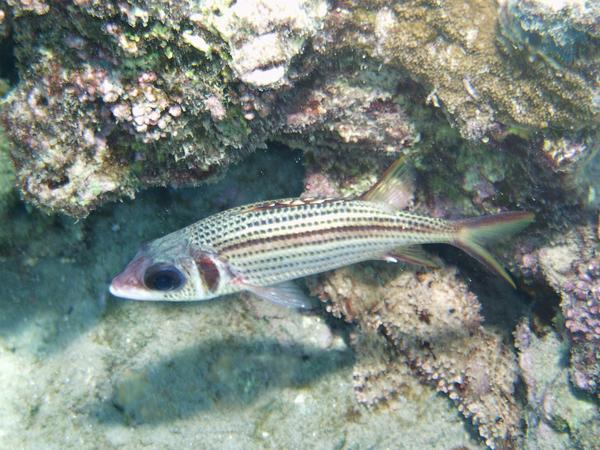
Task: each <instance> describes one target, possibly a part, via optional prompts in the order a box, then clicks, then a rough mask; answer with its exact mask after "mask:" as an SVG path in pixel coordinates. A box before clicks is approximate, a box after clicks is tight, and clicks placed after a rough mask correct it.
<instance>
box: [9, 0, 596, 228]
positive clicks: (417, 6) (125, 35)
mask: <svg viewBox="0 0 600 450" xmlns="http://www.w3.org/2000/svg"><path fill="white" fill-rule="evenodd" d="M544 8H546V10H544ZM548 8H550V7H546V5H545V2H533V1H531V2H526V4H525V5H521V6H519V4H518V3H515V2H507V3H506V4H503V6H502V8H501V9H500V10H499V9H498V7H497V5H496V2H494V1H492V0H473V1H469V2H463V1H458V0H457V1H448V2H443V3H435V2H429V1H425V0H412V1H408V2H389V1H385V2H384V1H371V2H354V1H343V2H334V3H328V2H324V1H321V0H295V1H292V2H285V4H284V5H283V6H282V4H281V2H276V1H272V0H244V1H237V2H231V1H227V0H211V1H209V2H201V3H196V2H190V3H181V2H170V1H166V2H152V1H144V2H137V3H135V4H133V3H129V2H125V1H124V2H97V1H79V0H77V1H73V2H62V3H49V2H44V1H37V0H36V1H13V0H10V1H9V0H3V1H0V11H2V15H3V16H2V19H1V20H0V25H2V26H3V27H4V24H6V27H4V28H5V30H9V29H10V33H11V36H12V39H13V40H14V42H15V50H16V56H17V60H18V68H19V72H20V76H21V79H20V83H19V85H18V86H17V87H16V89H15V90H14V92H13V93H12V94H11V95H10V96H9V98H8V99H7V101H6V103H5V105H4V106H3V108H2V113H1V116H2V121H3V123H4V125H5V128H6V129H7V130H8V136H9V138H10V139H11V141H12V143H13V146H12V150H11V153H12V156H13V159H14V161H15V163H16V166H17V176H18V178H19V180H20V186H21V190H22V193H23V195H24V196H25V198H26V199H28V200H29V201H30V202H32V203H34V204H36V205H38V206H40V207H42V208H45V209H47V210H50V211H52V212H56V211H61V212H66V213H68V214H71V215H74V216H85V215H86V214H88V213H89V211H90V210H92V209H94V208H96V207H97V206H98V205H99V204H101V203H102V202H104V201H106V200H110V199H115V198H121V197H123V196H132V195H133V194H134V192H135V191H136V190H137V189H139V188H140V187H144V186H150V185H167V184H169V185H182V184H188V185H189V184H194V183H197V182H199V181H203V180H209V179H212V178H214V176H215V175H216V174H219V173H221V171H222V170H221V169H222V168H224V167H227V166H228V165H229V164H230V163H232V162H234V161H236V160H238V159H239V158H240V157H242V156H243V155H245V154H246V153H248V152H250V151H252V150H254V149H255V148H257V147H259V146H262V145H264V144H265V142H267V141H268V140H274V139H275V140H281V141H285V142H288V143H291V144H293V145H296V146H301V147H304V148H309V147H314V148H316V149H324V150H325V151H339V149H340V148H342V146H347V147H348V148H349V149H352V148H354V149H355V151H357V152H358V151H360V152H362V153H365V151H364V150H365V149H366V148H368V149H369V150H374V151H375V152H374V153H377V152H376V151H377V150H383V151H384V152H398V151H405V152H408V151H410V152H413V153H420V154H421V155H422V156H427V155H428V154H438V155H439V154H443V153H444V150H445V148H444V147H443V145H442V146H440V145H431V144H443V138H442V140H441V141H440V140H436V139H431V136H427V135H423V134H422V132H423V131H424V130H423V126H421V124H420V122H422V119H425V117H423V115H424V112H423V111H424V110H426V108H425V107H424V105H425V104H426V103H428V104H429V105H430V106H431V107H433V108H439V109H440V110H441V111H443V113H444V115H445V119H444V120H447V121H448V122H449V123H450V124H452V125H453V126H456V127H457V128H458V130H459V131H460V135H461V136H462V137H463V138H466V139H467V140H469V141H471V142H479V141H483V142H484V144H485V143H493V142H497V141H502V140H505V139H506V138H507V137H511V136H517V137H522V138H525V139H526V140H527V141H528V143H529V145H530V148H529V149H528V151H522V152H515V155H513V156H515V157H516V158H518V159H519V160H521V161H522V162H523V163H525V164H528V161H529V160H530V159H531V158H530V157H531V156H532V155H533V156H534V159H535V157H539V159H543V155H548V154H551V155H555V154H556V153H557V151H558V153H561V152H560V150H557V151H555V150H552V148H558V149H560V148H564V145H561V144H560V143H559V144H556V145H552V142H560V141H561V139H567V140H568V141H569V142H572V143H573V145H570V146H567V147H569V149H570V150H569V151H567V152H566V154H567V156H569V155H571V156H573V158H574V159H577V160H579V159H581V160H587V159H588V158H584V157H582V156H589V155H591V154H595V153H596V150H597V147H598V146H597V145H596V144H594V142H595V140H594V139H592V138H591V135H592V134H594V132H593V130H594V129H595V127H594V124H595V123H596V121H597V119H598V105H597V104H598V92H597V87H596V84H595V83H596V81H595V80H596V78H597V77H596V75H595V72H594V70H595V69H594V67H596V66H595V65H594V63H593V61H595V60H596V59H597V57H598V56H597V53H594V52H595V50H593V49H594V48H596V47H595V46H594V43H595V42H596V41H597V39H598V37H597V30H596V28H595V27H593V26H591V25H590V26H588V27H587V28H585V27H586V26H587V25H586V24H593V23H594V22H593V18H594V17H596V15H595V14H596V13H595V11H596V10H595V9H592V10H589V11H586V12H585V13H584V12H581V11H580V10H578V9H577V8H575V7H573V8H567V11H566V12H565V11H562V10H560V11H553V10H548ZM557 20H558V21H561V22H560V25H561V27H562V28H561V27H559V28H557V27H556V26H555V25H556V21H557ZM531 23H534V24H535V27H533V25H531ZM498 24H502V27H500V26H497V25H498ZM555 29H559V30H561V32H564V33H567V34H568V33H571V31H572V33H573V36H575V38H573V39H574V40H573V42H571V41H569V40H568V39H567V40H566V41H565V40H564V39H563V40H561V39H562V38H561V37H560V36H555V35H553V34H552V33H553V31H552V30H555ZM583 29H585V30H587V31H581V30H583ZM5 32H6V31H5ZM537 36H542V37H541V38H540V39H537V38H536V37H537ZM536 39H537V40H536ZM538 41H540V44H539V46H536V45H534V43H535V42H538ZM500 42H510V43H512V44H511V45H510V46H507V45H504V46H503V45H501V44H500ZM515 42H516V44H515ZM519 43H521V44H522V45H521V44H519ZM559 44H560V45H559ZM512 46H516V47H517V49H520V50H519V51H514V52H513V51H512V50H511V49H512ZM508 47H511V48H510V49H508ZM568 49H571V50H572V51H574V52H575V54H576V57H575V56H571V57H570V56H569V55H568V54H567V53H568V52H567V50H568ZM552 51H556V52H558V53H559V55H558V56H556V55H554V54H551V53H552ZM531 53H533V54H534V56H535V55H543V57H538V59H539V60H540V63H539V64H523V61H522V60H523V58H526V57H527V55H530V54H531ZM557 59H558V60H560V61H564V63H561V64H558V65H557V66H556V67H554V66H552V67H553V70H547V67H548V64H549V61H554V60H557ZM415 92H416V93H417V94H415ZM407 100H409V102H407ZM414 105H419V107H414ZM427 114H429V113H425V115H427ZM436 122H439V126H440V128H444V127H446V128H447V127H448V122H446V123H445V125H444V124H443V123H442V122H441V121H439V120H436ZM539 136H542V137H543V138H544V139H542V140H540V139H539ZM438 137H440V138H441V137H442V136H441V135H438ZM421 138H423V139H424V140H423V141H421ZM544 142H545V143H547V144H546V145H545V146H544ZM548 143H549V144H548ZM549 148H550V150H548V149H549ZM487 152H488V153H490V149H489V148H487ZM369 153H371V152H370V151H369ZM553 158H554V159H553ZM550 159H552V160H556V157H551V158H550ZM558 159H560V161H562V160H563V159H564V158H558ZM578 167H579V166H578ZM540 169H542V170H540ZM534 170H537V171H539V172H541V173H544V171H545V168H544V167H543V165H542V167H539V165H538V166H534ZM480 190H481V191H482V192H483V193H484V196H485V192H489V189H486V187H485V186H481V189H480ZM514 191H515V192H519V191H518V189H516V188H515V189H514ZM581 193H583V194H586V195H587V194H589V193H587V192H581Z"/></svg>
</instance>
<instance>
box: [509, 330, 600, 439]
mask: <svg viewBox="0 0 600 450" xmlns="http://www.w3.org/2000/svg"><path fill="white" fill-rule="evenodd" d="M515 345H516V346H517V348H518V349H519V367H520V369H521V376H522V378H523V381H524V383H525V386H526V389H527V401H528V405H529V410H530V412H529V414H527V415H525V419H526V421H527V436H526V441H525V442H526V445H527V448H531V449H543V448H583V449H591V448H594V447H595V446H596V445H597V440H598V431H599V425H600V413H599V410H598V408H597V406H596V405H594V403H593V401H589V400H588V399H586V398H585V397H583V398H582V397H581V396H579V395H575V393H574V392H573V390H572V389H571V387H570V384H569V376H568V369H567V366H566V364H565V357H566V356H567V354H568V343H567V342H565V341H564V340H562V339H560V336H559V335H558V334H557V333H556V332H555V331H553V330H549V329H546V330H544V331H543V334H542V335H541V336H537V335H536V334H535V333H534V332H532V331H531V329H530V327H529V325H528V324H527V323H525V322H521V323H520V324H519V325H518V326H517V328H516V330H515Z"/></svg>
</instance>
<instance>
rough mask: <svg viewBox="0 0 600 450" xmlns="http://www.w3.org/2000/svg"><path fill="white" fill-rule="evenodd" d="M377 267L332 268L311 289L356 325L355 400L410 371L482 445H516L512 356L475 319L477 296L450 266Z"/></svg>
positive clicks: (367, 399)
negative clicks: (464, 420) (446, 401)
mask: <svg viewBox="0 0 600 450" xmlns="http://www.w3.org/2000/svg"><path fill="white" fill-rule="evenodd" d="M378 269H381V270H377V271H375V270H372V269H371V270H369V269H366V270H365V269H363V270H357V269H356V268H353V267H351V268H347V269H340V270H337V271H335V272H334V273H333V274H331V275H325V276H323V277H322V279H321V280H319V282H318V283H317V284H315V285H314V287H313V291H314V293H315V294H317V295H319V296H320V297H321V299H322V300H326V301H327V302H328V306H327V309H328V311H330V312H331V313H333V315H334V316H336V317H341V318H344V319H345V320H347V321H350V322H355V323H357V324H358V325H359V327H360V330H361V336H357V337H356V338H355V339H354V341H353V345H354V346H355V350H356V351H357V358H358V361H359V363H358V365H357V366H356V368H355V374H354V380H355V389H356V391H357V396H358V399H359V400H360V401H362V402H364V403H366V404H368V405H370V404H374V403H377V402H380V401H382V400H386V399H390V398H393V397H394V396H397V395H402V391H403V387H404V385H405V384H407V383H409V381H408V376H409V374H412V375H413V376H415V375H416V376H417V377H418V378H419V379H421V380H422V381H423V382H425V383H427V384H429V385H431V386H433V387H434V388H435V389H436V390H438V391H440V392H443V393H445V394H447V395H448V397H449V398H450V399H451V400H452V401H453V402H454V403H456V404H457V406H458V409H459V410H460V411H461V412H462V414H463V415H464V416H465V417H468V418H470V419H471V421H472V422H473V424H474V425H475V426H476V427H477V429H478V430H479V433H480V435H481V436H482V437H483V438H484V439H485V441H486V444H487V445H488V446H490V447H492V448H495V447H500V448H501V447H502V446H504V445H508V446H512V445H517V443H518V442H519V439H520V433H521V431H520V423H519V422H520V415H521V409H520V408H521V407H520V405H519V404H518V403H517V402H516V401H515V395H514V388H515V387H514V385H515V382H516V380H517V365H516V358H515V356H514V354H513V352H512V351H511V349H510V348H509V347H508V346H507V345H506V344H505V343H504V342H503V337H502V335H501V334H499V333H498V332H496V331H494V330H493V329H489V328H486V327H483V326H482V325H481V315H480V313H479V308H480V305H479V302H478V301H477V298H476V297H475V295H474V294H472V293H471V292H469V290H468V288H467V286H466V285H465V284H464V283H463V282H461V281H460V280H459V279H457V278H456V271H455V269H451V268H448V269H443V270H436V271H433V272H428V273H415V272H413V271H398V270H395V269H390V268H379V267H378ZM380 334H381V336H380Z"/></svg>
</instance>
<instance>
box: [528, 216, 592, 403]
mask: <svg viewBox="0 0 600 450" xmlns="http://www.w3.org/2000/svg"><path fill="white" fill-rule="evenodd" d="M596 226H597V224H592V223H590V224H589V225H588V226H587V227H583V226H582V227H580V228H578V229H574V230H571V231H569V232H568V233H566V234H564V235H561V236H554V239H553V240H552V241H551V242H550V243H549V244H548V245H547V246H545V247H542V248H541V249H539V250H538V252H537V261H538V264H539V267H540V269H541V273H542V275H543V277H544V278H545V279H546V280H547V282H548V284H549V285H550V286H551V287H552V288H553V289H554V290H555V291H556V292H557V294H558V295H560V306H561V310H562V315H563V317H564V326H565V329H566V331H567V334H568V336H569V340H570V343H571V381H572V382H573V384H574V385H575V386H577V387H578V388H579V389H583V390H585V391H588V392H590V393H597V392H598V390H599V386H600V257H599V252H600V245H599V243H598V241H599V239H600V237H598V235H597V234H596V233H597V229H596Z"/></svg>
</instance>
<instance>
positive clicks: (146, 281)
mask: <svg viewBox="0 0 600 450" xmlns="http://www.w3.org/2000/svg"><path fill="white" fill-rule="evenodd" d="M401 163H402V160H398V161H396V162H395V163H394V164H392V166H390V168H389V169H388V170H387V171H386V173H385V175H384V177H383V178H382V179H381V180H380V182H379V183H377V184H376V185H375V186H373V188H371V189H370V190H369V191H368V192H367V193H365V194H364V195H363V196H362V197H361V199H356V200H351V199H283V200H275V201H270V202H262V203H254V204H251V205H247V206H241V207H238V208H234V209H230V210H228V211H224V212H221V213H218V214H215V215H213V216H210V217H208V218H206V219H204V220H201V221H199V222H196V223H195V224H192V225H190V226H188V227H185V228H183V229H181V230H179V231H175V232H174V233H171V234H168V235H167V236H164V237H162V238H160V239H157V240H155V241H152V242H150V243H148V244H146V245H144V246H143V247H142V248H141V249H140V251H139V252H138V254H137V255H136V256H135V257H134V258H133V260H132V261H131V262H130V263H129V264H128V265H127V267H126V268H125V269H124V270H123V271H122V272H121V273H120V274H118V275H117V276H116V277H115V278H114V279H113V281H112V283H111V285H110V291H111V293H112V294H113V295H116V296H118V297H124V298H130V299H136V300H167V301H189V300H206V299H210V298H214V297H218V296H221V295H225V294H231V293H234V292H238V291H249V292H252V293H254V294H256V295H257V296H259V297H261V298H263V299H266V300H269V301H273V302H275V303H283V304H285V305H287V306H298V307H304V306H306V305H309V304H310V301H308V300H307V299H306V297H305V296H304V294H303V293H302V292H301V290H299V289H298V287H297V286H295V285H294V284H293V283H290V280H294V279H296V278H301V277H304V276H307V275H311V274H316V273H320V272H325V271H327V270H332V269H336V268H338V267H342V266H346V265H349V264H354V263H357V262H360V261H365V260H371V259H385V260H387V261H392V262H397V261H398V260H404V261H408V262H416V263H419V264H422V265H432V263H431V261H430V260H429V259H428V258H427V256H426V254H425V253H423V252H421V251H420V250H419V244H425V243H449V244H452V245H455V246H457V247H459V248H461V249H463V250H464V251H466V252H467V253H468V254H470V255H471V256H473V257H475V258H477V259H478V260H479V261H480V262H482V263H483V264H484V265H486V266H487V267H488V268H489V269H491V270H492V271H494V272H496V273H497V274H499V275H500V276H502V277H503V278H505V279H506V280H507V281H508V282H509V283H511V284H513V286H514V283H513V282H512V280H511V278H510V276H509V275H508V274H507V273H506V271H505V270H504V269H503V268H502V266H501V265H500V264H499V263H498V262H497V261H496V260H495V259H494V258H493V256H492V255H491V254H490V253H488V252H487V250H485V248H484V247H483V244H484V243H486V242H488V241H492V240H495V239H498V238H500V237H502V236H506V235H510V234H513V233H515V232H517V231H519V230H521V229H522V228H524V227H525V226H527V224H529V223H531V222H532V220H533V215H532V214H529V213H527V212H508V213H501V214H496V215H493V216H485V217H480V218H475V219H466V220H460V221H450V220H444V219H437V218H431V217H426V216H421V215H416V214H411V213H407V212H403V211H400V210H399V209H398V207H399V203H400V202H399V201H398V200H399V199H400V198H401V197H402V194H401V191H402V180H403V178H404V177H405V176H406V175H407V173H408V172H407V170H405V166H404V165H403V164H401ZM433 265H434V264H433Z"/></svg>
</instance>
